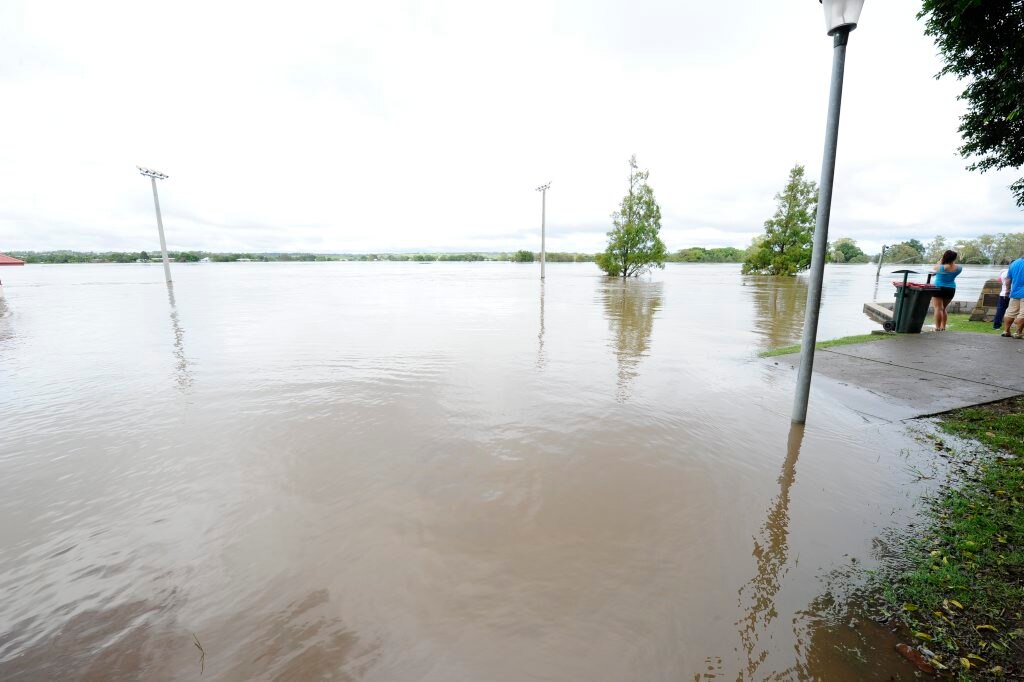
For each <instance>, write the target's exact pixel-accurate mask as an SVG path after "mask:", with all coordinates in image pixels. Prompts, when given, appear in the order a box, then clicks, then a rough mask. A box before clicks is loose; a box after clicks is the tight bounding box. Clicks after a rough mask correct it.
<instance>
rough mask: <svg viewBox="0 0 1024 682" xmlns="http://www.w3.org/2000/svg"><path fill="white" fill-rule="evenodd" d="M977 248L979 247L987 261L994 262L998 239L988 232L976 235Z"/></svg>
mask: <svg viewBox="0 0 1024 682" xmlns="http://www.w3.org/2000/svg"><path fill="white" fill-rule="evenodd" d="M977 242H978V248H979V249H981V253H982V255H983V256H985V261H986V262H987V263H995V262H996V251H997V249H998V247H999V241H998V240H997V239H996V238H995V237H994V236H993V235H990V234H983V235H981V236H980V237H978V240H977Z"/></svg>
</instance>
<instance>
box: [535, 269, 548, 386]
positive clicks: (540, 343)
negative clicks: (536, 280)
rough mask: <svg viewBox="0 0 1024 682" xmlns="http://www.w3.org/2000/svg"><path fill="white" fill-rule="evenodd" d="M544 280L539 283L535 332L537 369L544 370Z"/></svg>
mask: <svg viewBox="0 0 1024 682" xmlns="http://www.w3.org/2000/svg"><path fill="white" fill-rule="evenodd" d="M545 361H546V358H545V357H544V280H541V281H540V330H539V331H538V332H537V369H544V363H545Z"/></svg>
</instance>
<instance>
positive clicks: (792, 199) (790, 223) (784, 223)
mask: <svg viewBox="0 0 1024 682" xmlns="http://www.w3.org/2000/svg"><path fill="white" fill-rule="evenodd" d="M775 201H777V202H778V207H777V208H776V209H775V216H774V217H772V218H771V219H769V220H766V221H765V222H764V238H763V239H761V240H760V241H755V243H754V245H753V246H752V248H751V249H750V252H749V253H748V255H747V259H746V260H745V261H744V262H743V274H744V275H788V276H792V275H795V274H796V273H798V272H800V271H802V270H806V269H807V268H809V267H811V244H812V241H813V238H814V221H815V219H816V216H817V209H818V186H817V184H815V182H814V181H813V180H805V179H804V167H803V166H801V165H800V164H797V165H795V166H793V169H792V170H791V171H789V182H787V183H786V188H785V189H783V190H782V192H780V193H779V194H776V195H775Z"/></svg>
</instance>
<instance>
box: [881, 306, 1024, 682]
mask: <svg viewBox="0 0 1024 682" xmlns="http://www.w3.org/2000/svg"><path fill="white" fill-rule="evenodd" d="M951 319H952V318H951ZM939 426H940V428H941V429H942V431H945V432H946V433H949V434H953V435H955V436H958V437H961V438H964V439H971V440H974V441H977V442H978V443H981V444H983V445H985V446H987V447H985V448H972V447H971V446H970V445H968V446H966V447H964V446H962V445H957V446H950V445H949V444H947V443H946V442H945V439H944V438H943V437H942V436H941V435H934V436H932V439H933V440H934V444H935V447H936V449H937V450H939V452H940V453H942V454H943V455H944V456H947V457H950V458H951V462H952V463H953V466H954V468H955V470H956V471H957V477H958V478H959V480H960V483H959V484H958V485H956V486H946V487H943V488H942V489H940V490H939V492H938V493H937V494H936V496H935V497H934V498H932V499H930V500H929V505H928V508H927V510H926V512H925V516H926V523H925V524H924V528H925V529H926V530H924V531H923V532H919V534H918V535H916V536H915V537H913V538H907V539H905V541H904V542H903V544H902V547H901V548H900V549H901V552H902V563H901V565H899V566H895V565H892V566H889V567H888V568H883V569H882V570H881V571H879V573H878V574H877V575H876V580H878V581H879V587H880V591H881V598H882V603H883V610H884V611H885V612H886V613H884V615H885V616H888V617H889V618H890V619H893V620H895V621H896V622H897V624H901V625H902V626H904V627H905V628H906V632H905V634H906V636H907V638H908V639H912V640H914V641H915V643H916V645H917V647H918V648H917V651H919V652H921V654H922V655H923V659H924V662H925V665H931V666H932V667H934V668H936V669H938V670H945V671H947V673H948V674H952V675H953V676H954V677H955V678H956V679H960V680H979V679H998V678H1004V679H1005V678H1010V679H1020V677H1019V676H1020V675H1021V674H1022V673H1024V664H1022V661H1024V398H1014V399H1011V400H1008V401H1003V402H1000V403H994V404H991V405H985V406H979V407H973V408H967V409H963V410H957V411H955V412H951V413H949V414H947V415H945V416H944V417H942V418H941V420H940V422H939ZM917 530H919V531H920V529H917ZM904 655H907V654H904ZM907 657H908V658H911V656H909V655H908V656H907ZM912 660H913V659H912Z"/></svg>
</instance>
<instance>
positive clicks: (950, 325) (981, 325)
mask: <svg viewBox="0 0 1024 682" xmlns="http://www.w3.org/2000/svg"><path fill="white" fill-rule="evenodd" d="M925 324H928V325H934V324H935V320H934V319H933V318H932V317H929V318H928V319H927V320H925ZM946 329H947V330H949V331H951V332H976V333H979V334H1000V333H1002V331H1003V330H1002V329H993V328H992V323H991V322H971V316H970V315H950V316H949V321H948V322H947V324H946ZM894 336H895V335H894V334H859V335H857V336H844V337H842V338H839V339H832V340H830V341H819V342H818V343H816V344H814V348H815V349H816V350H821V349H822V348H832V347H833V346H848V345H850V344H851V343H863V342H864V341H881V340H882V339H891V338H893V337H894ZM799 352H800V344H799V343H796V344H793V345H792V346H783V347H781V348H773V349H771V350H766V351H764V352H762V353H758V354H757V357H759V358H774V357H776V356H778V355H790V354H792V353H799Z"/></svg>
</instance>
